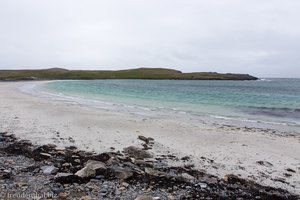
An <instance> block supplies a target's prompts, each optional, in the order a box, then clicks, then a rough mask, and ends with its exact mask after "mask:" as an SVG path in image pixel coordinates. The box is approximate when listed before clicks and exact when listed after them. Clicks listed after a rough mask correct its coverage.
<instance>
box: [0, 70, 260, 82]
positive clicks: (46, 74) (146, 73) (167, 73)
mask: <svg viewBox="0 0 300 200" xmlns="http://www.w3.org/2000/svg"><path fill="white" fill-rule="evenodd" d="M70 79H76V80H90V79H173V80H257V78H256V77H253V76H250V75H248V74H220V73H215V72H194V73H182V72H181V71H177V70H174V69H164V68H138V69H128V70H116V71H111V70H110V71H105V70H101V71H95V70H67V69H62V68H51V69H41V70H0V80H70Z"/></svg>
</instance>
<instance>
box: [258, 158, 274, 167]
mask: <svg viewBox="0 0 300 200" xmlns="http://www.w3.org/2000/svg"><path fill="white" fill-rule="evenodd" d="M256 163H257V164H259V165H263V166H266V167H272V166H273V164H272V163H270V162H268V161H262V160H261V161H257V162H256Z"/></svg>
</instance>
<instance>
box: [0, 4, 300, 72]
mask: <svg viewBox="0 0 300 200" xmlns="http://www.w3.org/2000/svg"><path fill="white" fill-rule="evenodd" d="M299 11H300V2H299V1H298V0H286V1H282V0H251V1H248V0H224V1H220V0H209V1H208V0H188V1H185V0H151V1H149V0H126V1H125V0H101V1H99V0H86V1H82V0H43V1H39V0H22V1H19V0H0V28H1V29H0V44H1V46H0V69H18V68H49V67H65V68H69V69H124V68H133V67H170V68H176V69H180V70H182V71H218V72H235V73H249V74H253V75H256V76H260V77H282V76H284V77H300V67H299V65H300V58H299V56H298V54H299V53H298V52H300V26H299V25H298V24H299V19H300V12H299Z"/></svg>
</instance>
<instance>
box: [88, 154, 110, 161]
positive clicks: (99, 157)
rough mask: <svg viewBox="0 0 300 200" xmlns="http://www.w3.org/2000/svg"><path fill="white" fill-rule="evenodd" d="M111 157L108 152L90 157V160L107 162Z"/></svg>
mask: <svg viewBox="0 0 300 200" xmlns="http://www.w3.org/2000/svg"><path fill="white" fill-rule="evenodd" d="M110 158H111V155H110V154H108V153H101V154H98V155H93V156H91V157H90V160H95V161H100V162H106V161H108V160H109V159H110Z"/></svg>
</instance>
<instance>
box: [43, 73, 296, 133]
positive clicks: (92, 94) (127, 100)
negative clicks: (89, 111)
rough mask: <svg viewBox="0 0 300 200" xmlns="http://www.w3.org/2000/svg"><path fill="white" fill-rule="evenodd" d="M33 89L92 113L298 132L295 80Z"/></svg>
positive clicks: (85, 83) (90, 83)
mask: <svg viewBox="0 0 300 200" xmlns="http://www.w3.org/2000/svg"><path fill="white" fill-rule="evenodd" d="M37 89H38V90H39V91H42V92H44V93H45V94H48V95H52V96H53V97H56V98H60V99H61V100H63V99H65V100H66V101H69V102H73V103H74V104H76V103H77V104H80V105H83V104H85V105H89V106H93V107H94V108H95V109H106V110H114V111H124V112H131V113H136V114H141V115H148V116H152V117H159V116H164V117H165V118H168V116H169V117H174V116H176V115H178V116H180V117H185V118H186V119H190V120H193V119H202V121H207V122H210V123H219V124H230V125H239V126H254V127H259V128H276V129H281V130H288V131H294V132H300V79H260V80H256V81H214V80H68V81H54V82H46V83H45V84H41V85H39V86H38V88H37Z"/></svg>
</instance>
